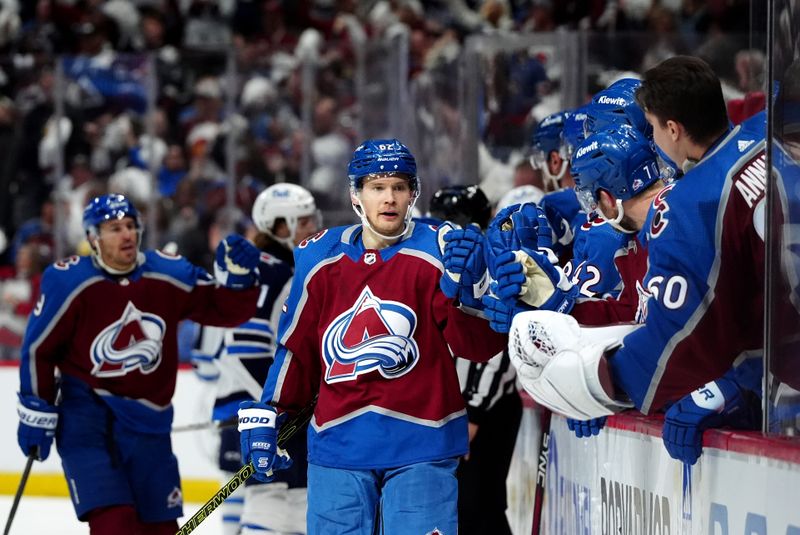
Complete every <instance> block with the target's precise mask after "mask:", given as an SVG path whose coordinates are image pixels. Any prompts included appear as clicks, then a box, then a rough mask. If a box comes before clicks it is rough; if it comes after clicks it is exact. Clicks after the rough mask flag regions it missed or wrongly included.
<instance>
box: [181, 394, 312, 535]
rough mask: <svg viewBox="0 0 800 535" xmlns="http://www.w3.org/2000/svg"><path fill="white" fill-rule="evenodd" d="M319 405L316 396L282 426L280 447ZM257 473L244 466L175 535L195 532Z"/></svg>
mask: <svg viewBox="0 0 800 535" xmlns="http://www.w3.org/2000/svg"><path fill="white" fill-rule="evenodd" d="M316 405H317V397H316V396H314V399H313V400H311V403H309V404H308V405H307V406H305V407H304V408H303V409H302V410H301V411H300V412H298V413H297V414H296V415H295V417H294V418H292V419H291V420H289V421H288V422H286V424H285V425H283V426H281V430H280V431H279V432H278V446H280V447H283V446H284V445H285V444H286V442H287V441H288V440H289V439H290V438H292V437H293V436H294V434H295V433H297V431H298V430H300V428H301V427H303V426H304V425H305V424H306V423H308V421H309V420H311V416H312V415H313V414H314V407H315V406H316ZM255 473H256V469H255V467H253V463H252V462H248V463H247V464H246V465H244V466H242V467H241V468H240V469H239V471H238V472H236V474H234V476H233V477H232V478H231V479H230V480H229V481H228V482H227V483H225V484H224V485H222V488H220V489H219V490H218V491H217V492H216V493H215V494H214V495H213V496H212V497H211V499H209V500H208V501H207V502H206V503H205V505H203V507H201V508H200V510H198V511H197V512H196V513H195V514H194V515H192V517H191V518H190V519H189V520H187V521H186V523H185V524H184V525H182V526H181V527H180V528H178V531H177V532H176V533H175V535H186V534H187V533H191V532H193V531H194V530H195V529H197V526H199V525H200V523H201V522H202V521H203V520H205V519H206V518H208V516H209V515H210V514H211V513H213V512H214V511H215V510H216V509H217V508H218V507H219V506H220V505H222V502H224V501H225V499H226V498H227V497H228V496H230V495H231V494H232V493H233V492H234V491H235V490H236V489H238V488H239V487H240V486H241V485H244V482H245V481H247V479H248V478H249V477H250V476H252V475H253V474H255Z"/></svg>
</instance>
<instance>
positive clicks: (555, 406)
mask: <svg viewBox="0 0 800 535" xmlns="http://www.w3.org/2000/svg"><path fill="white" fill-rule="evenodd" d="M638 327H640V326H639V325H625V324H621V325H611V326H607V327H581V326H580V325H579V324H578V322H577V320H575V318H573V317H572V316H568V315H566V314H560V313H558V312H551V311H548V310H535V311H530V312H522V313H520V314H517V315H516V316H515V317H514V320H513V321H512V323H511V331H510V332H509V338H508V353H509V356H510V358H511V362H512V363H513V364H514V367H515V368H516V369H517V374H518V377H519V380H520V383H521V384H522V386H523V388H524V389H525V391H526V392H528V394H530V395H531V397H533V398H534V399H535V400H536V401H537V402H538V403H540V404H541V405H543V406H545V407H547V408H549V409H550V410H552V411H554V412H557V413H559V414H563V415H564V416H566V417H567V418H573V419H576V420H589V419H592V418H598V417H601V416H607V415H610V414H614V413H616V412H619V411H622V410H624V409H628V408H631V407H633V403H631V402H630V401H628V400H619V399H615V398H614V395H613V392H614V388H613V385H612V382H611V377H610V375H609V370H608V364H607V362H606V359H605V356H606V354H607V353H608V352H609V351H612V350H614V349H616V348H618V347H620V345H621V344H622V339H623V338H624V337H625V335H627V334H628V333H630V332H632V331H633V330H635V329H637V328H638Z"/></svg>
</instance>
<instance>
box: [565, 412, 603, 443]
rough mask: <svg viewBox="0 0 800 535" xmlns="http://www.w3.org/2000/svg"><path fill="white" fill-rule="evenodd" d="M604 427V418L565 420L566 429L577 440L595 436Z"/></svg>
mask: <svg viewBox="0 0 800 535" xmlns="http://www.w3.org/2000/svg"><path fill="white" fill-rule="evenodd" d="M605 425H606V417H605V416H601V417H600V418H592V419H591V420H573V419H572V418H567V427H569V430H570V431H572V432H573V433H575V436H576V437H578V438H588V437H591V436H596V435H597V434H598V433H600V430H601V429H602V428H603V427H604V426H605Z"/></svg>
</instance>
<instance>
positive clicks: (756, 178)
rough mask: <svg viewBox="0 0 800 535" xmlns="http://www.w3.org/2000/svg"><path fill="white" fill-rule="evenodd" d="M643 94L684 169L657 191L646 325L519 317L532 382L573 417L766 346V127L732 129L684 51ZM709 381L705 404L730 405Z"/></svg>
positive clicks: (646, 396)
mask: <svg viewBox="0 0 800 535" xmlns="http://www.w3.org/2000/svg"><path fill="white" fill-rule="evenodd" d="M637 100H638V101H639V102H640V104H641V105H642V107H643V109H644V110H645V113H646V116H647V120H648V122H649V123H650V124H651V125H652V126H653V130H654V139H655V142H656V143H657V144H658V145H659V146H660V147H661V148H662V149H663V150H664V152H665V153H666V154H667V155H668V156H669V157H670V159H672V160H673V161H676V162H683V164H682V168H683V170H684V171H685V172H686V174H685V175H684V177H683V178H682V179H681V180H680V181H678V182H676V183H675V184H674V185H673V187H672V188H671V189H670V190H669V192H668V194H666V195H663V196H659V197H658V198H657V199H656V200H655V202H654V206H653V210H654V213H653V215H652V217H651V219H650V222H649V225H648V227H647V229H646V230H647V237H648V244H649V249H648V252H649V268H648V272H647V276H646V278H645V284H644V287H645V288H646V290H647V291H648V292H649V298H648V299H647V300H646V302H645V304H646V307H645V309H644V310H643V311H642V312H643V319H644V323H643V324H642V325H641V326H637V327H634V328H632V329H631V332H630V333H629V334H627V335H626V336H625V337H624V339H622V340H621V339H620V338H619V337H618V336H616V335H609V336H607V337H604V336H603V335H602V333H601V335H600V339H599V340H598V338H597V337H594V338H593V339H594V340H595V341H593V342H590V343H585V342H586V341H587V340H588V336H589V332H587V331H586V330H583V329H581V328H580V327H579V326H578V325H577V322H575V320H574V319H573V318H571V317H568V316H564V315H558V314H555V315H554V314H552V313H549V312H546V311H535V312H526V313H523V314H520V315H518V316H517V317H516V318H515V319H514V324H513V325H512V332H511V336H512V338H513V339H514V340H515V341H516V343H514V344H510V346H511V347H514V348H516V349H514V351H513V353H514V355H513V357H514V358H517V359H518V362H519V364H520V366H519V367H518V371H519V372H520V375H521V376H524V377H525V379H524V382H525V383H526V386H527V389H528V390H529V391H532V392H535V394H534V397H536V398H537V400H539V401H540V402H541V403H543V404H545V405H547V406H550V407H551V408H553V409H554V410H557V411H559V412H562V413H564V414H566V415H567V416H570V417H573V418H579V419H586V418H593V417H598V416H602V415H604V414H610V413H613V412H616V411H618V410H620V409H621V408H624V407H628V406H635V407H636V408H638V409H639V410H641V411H642V412H644V413H649V412H651V411H654V410H657V409H659V408H662V407H664V405H665V404H667V403H669V402H672V401H676V400H678V399H680V398H682V397H683V396H685V395H686V394H688V393H690V392H691V391H692V390H694V389H696V388H698V387H699V386H701V385H703V384H706V383H707V382H708V381H712V380H714V379H715V378H717V377H720V376H722V375H723V374H724V373H725V372H726V371H727V370H728V369H729V368H730V367H731V365H732V364H733V362H734V360H735V359H736V358H737V357H738V356H739V355H740V354H742V353H743V352H746V351H751V350H758V349H760V348H761V347H762V346H763V332H762V326H763V318H762V317H761V316H762V314H763V304H762V303H763V295H762V288H763V284H762V283H761V282H759V281H763V277H764V270H763V263H764V241H763V229H764V218H763V209H764V192H765V184H766V174H767V169H766V159H765V152H764V129H763V125H759V126H758V127H756V126H755V125H753V124H747V123H746V124H743V125H740V126H739V127H736V128H734V129H733V130H730V129H729V126H728V118H727V115H726V111H725V102H724V99H723V98H722V91H721V89H720V82H719V79H718V78H717V77H716V75H715V74H714V73H713V71H712V70H711V69H710V67H709V66H708V65H707V64H706V63H704V62H703V61H702V60H700V59H697V58H692V57H687V56H677V57H674V58H671V59H668V60H666V61H664V62H662V63H661V64H659V65H658V66H656V67H654V68H653V69H650V70H649V71H647V72H646V73H645V77H644V80H643V82H642V87H641V88H640V89H639V90H638V92H637ZM594 334H596V332H595V333H594ZM544 340H547V341H549V342H550V346H549V348H548V349H546V350H544V351H542V350H541V349H538V348H542V347H544V346H543V345H542V342H543V341H544ZM577 372H580V373H577ZM706 390H707V393H706V394H704V396H705V399H704V400H703V401H704V403H705V404H706V405H707V406H708V407H710V406H712V405H713V406H715V407H724V405H725V400H726V399H727V398H726V396H725V393H724V392H722V391H721V390H720V389H713V388H708V389H706ZM715 410H716V409H715Z"/></svg>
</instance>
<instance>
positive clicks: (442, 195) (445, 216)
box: [429, 185, 492, 229]
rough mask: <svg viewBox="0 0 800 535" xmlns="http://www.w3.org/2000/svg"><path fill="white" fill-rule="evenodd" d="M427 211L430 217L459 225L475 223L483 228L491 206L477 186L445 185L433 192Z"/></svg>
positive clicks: (486, 222) (489, 216)
mask: <svg viewBox="0 0 800 535" xmlns="http://www.w3.org/2000/svg"><path fill="white" fill-rule="evenodd" d="M429 212H430V215H431V216H432V217H435V218H438V219H441V220H444V221H452V222H453V223H456V224H458V225H459V226H461V227H466V226H467V225H469V224H470V223H477V224H478V225H479V226H480V227H481V228H482V229H485V228H486V225H488V224H489V218H491V216H492V206H491V204H490V203H489V199H488V198H486V194H485V193H484V192H483V190H481V188H479V187H478V186H476V185H472V186H464V185H456V186H446V187H444V188H441V189H440V190H439V191H437V192H436V193H434V194H433V197H431V202H430V210H429Z"/></svg>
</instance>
